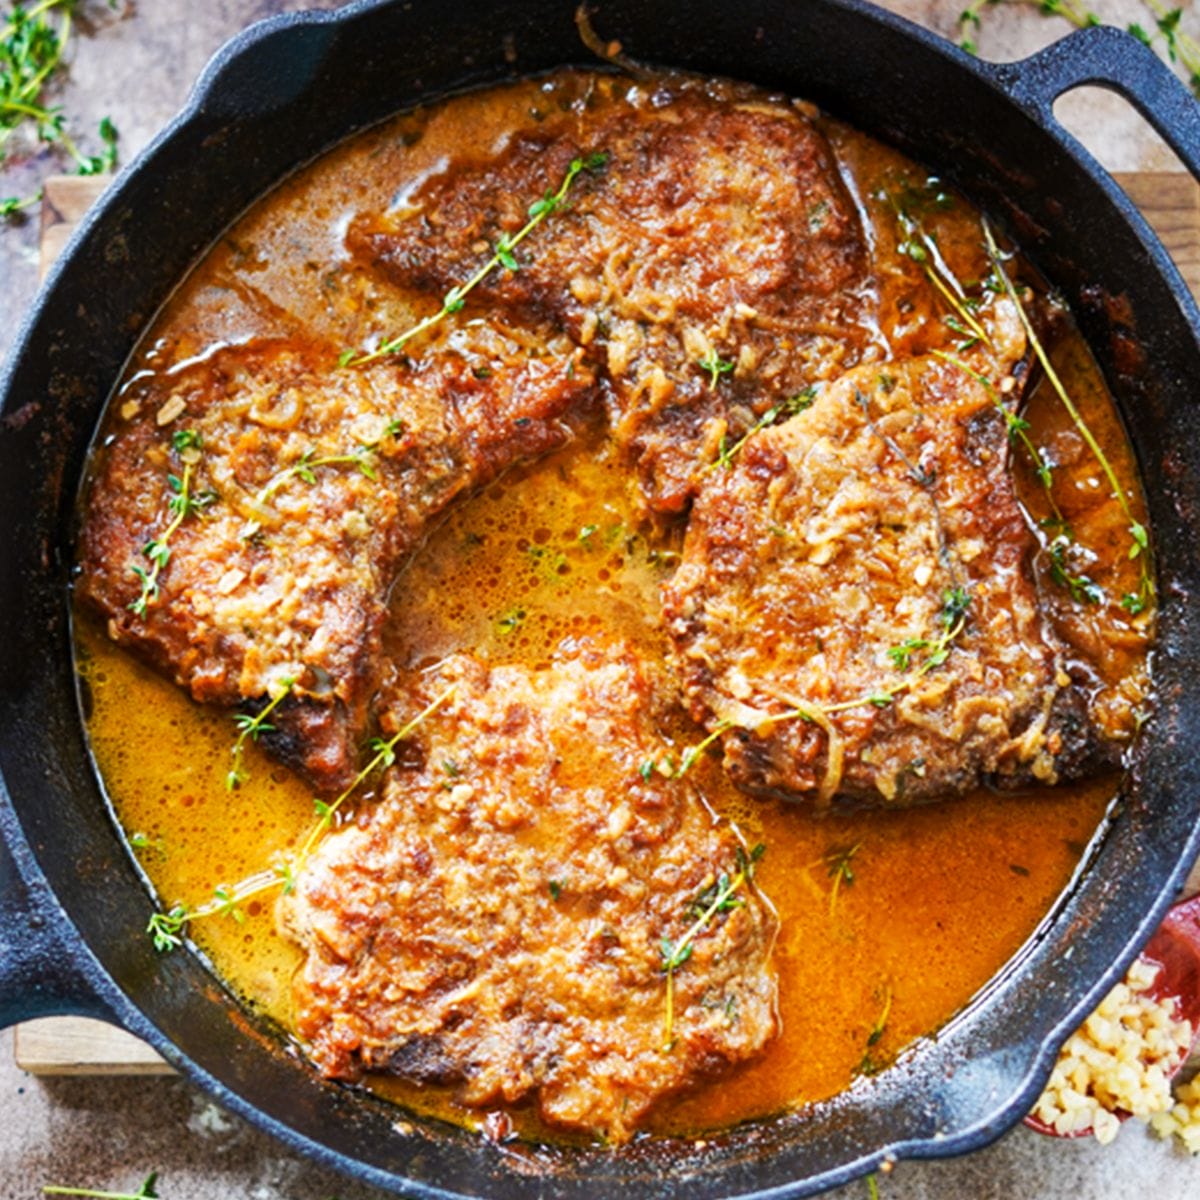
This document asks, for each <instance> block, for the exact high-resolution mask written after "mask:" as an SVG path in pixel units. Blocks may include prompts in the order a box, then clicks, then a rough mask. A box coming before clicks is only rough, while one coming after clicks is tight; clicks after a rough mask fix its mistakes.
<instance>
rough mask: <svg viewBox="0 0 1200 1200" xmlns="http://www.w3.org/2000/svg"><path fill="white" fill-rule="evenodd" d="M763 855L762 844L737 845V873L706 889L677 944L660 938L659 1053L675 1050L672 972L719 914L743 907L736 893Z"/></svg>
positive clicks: (749, 877)
mask: <svg viewBox="0 0 1200 1200" xmlns="http://www.w3.org/2000/svg"><path fill="white" fill-rule="evenodd" d="M765 852H766V846H764V845H763V844H762V843H761V842H759V844H758V845H757V846H755V847H754V849H753V850H751V851H750V852H749V853H747V852H746V851H745V850H743V849H742V848H741V847H740V846H739V847H738V849H737V871H736V873H735V874H733V875H729V874H728V873H725V872H722V873H721V874H720V875H718V876H717V879H716V881H715V882H714V883H713V884H711V885H710V886H709V887H707V888H705V889H704V891H703V892H701V893H700V895H699V896H697V897H696V899H695V900H693V901H692V904H691V906H690V908H691V910H692V912H693V913H694V914H696V919H695V921H693V922H692V924H691V925H690V926H689V927H688V929H687V931H686V932H685V933H684V935H683V936H682V937H681V938H679V939H678V940H677V941H672V940H671V939H670V938H663V940H662V945H661V947H660V952H661V954H662V971H663V974H664V975H665V976H666V977H667V996H666V1009H665V1015H664V1017H663V1044H662V1051H663V1053H664V1054H669V1053H670V1052H671V1051H672V1050H673V1049H674V1048H675V973H676V972H677V971H678V970H679V969H680V968H681V967H682V966H683V965H684V964H685V963H686V962H687V961H688V959H690V958H691V957H692V951H693V950H694V949H695V944H696V939H697V938H698V937H699V936H700V935H701V934H702V933H704V932H705V930H707V929H708V927H709V926H710V925H711V924H712V923H713V921H714V920H715V919H716V917H717V915H718V914H719V913H725V912H731V911H732V910H733V909H735V908H741V907H743V905H745V903H746V902H745V900H744V899H742V897H740V896H739V895H738V892H739V891H740V890H741V889H742V888H743V887H744V886H746V885H747V884H748V883H749V882H750V881H751V880H752V879H753V878H754V868H755V867H756V866H757V864H758V862H759V860H760V859H761V858H762V856H763V854H764V853H765Z"/></svg>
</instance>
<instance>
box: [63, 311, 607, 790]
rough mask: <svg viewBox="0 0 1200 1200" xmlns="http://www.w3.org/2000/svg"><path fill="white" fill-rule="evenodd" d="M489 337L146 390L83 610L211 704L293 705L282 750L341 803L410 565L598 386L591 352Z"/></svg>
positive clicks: (247, 369)
mask: <svg viewBox="0 0 1200 1200" xmlns="http://www.w3.org/2000/svg"><path fill="white" fill-rule="evenodd" d="M476 340H477V341H478V342H480V343H481V344H479V345H477V347H476V350H475V352H472V353H468V352H465V351H462V350H461V346H460V350H459V352H455V353H442V354H438V355H436V356H432V355H431V356H430V360H429V361H428V362H427V363H426V364H425V365H423V366H422V365H417V366H415V367H407V366H402V365H401V364H399V363H381V364H375V365H374V366H372V367H371V368H369V369H368V368H361V369H349V370H338V369H337V368H336V366H335V365H334V364H333V362H332V358H333V357H334V356H333V355H331V354H330V353H329V352H328V351H327V350H326V351H325V352H324V353H321V352H320V351H319V350H318V349H314V348H312V347H309V346H305V345H301V344H295V343H289V342H272V343H268V344H266V345H255V346H251V347H248V348H241V349H236V350H226V351H223V352H221V353H219V354H217V355H214V356H212V357H211V358H208V359H207V360H206V361H204V362H202V363H200V364H197V365H194V366H192V367H190V368H187V369H185V370H184V371H182V372H180V373H178V374H175V375H171V374H167V375H160V376H157V377H154V378H152V379H149V380H145V381H142V382H141V383H139V384H137V385H136V386H135V387H133V388H132V389H130V390H129V391H127V392H126V394H125V396H124V400H123V403H122V405H121V408H120V416H121V418H122V420H121V425H120V427H119V429H118V432H117V435H116V437H115V439H114V440H113V441H112V444H111V445H110V446H109V447H108V448H107V450H105V451H104V452H103V453H102V457H101V459H100V462H99V465H98V469H97V472H96V474H95V476H94V479H93V482H92V485H91V490H90V496H89V500H88V506H87V518H86V521H85V524H84V528H83V533H82V546H81V558H80V561H81V573H80V577H79V581H78V591H79V594H80V596H81V597H82V598H83V599H84V600H85V601H86V602H87V603H88V604H90V605H91V606H92V607H94V608H95V609H97V610H98V611H99V612H100V613H101V614H103V615H104V616H105V617H106V618H107V620H108V630H109V633H110V635H111V636H112V637H113V638H114V639H116V640H117V641H118V642H121V643H122V644H124V645H127V646H129V647H131V648H132V649H133V650H135V651H137V652H138V653H139V654H140V655H141V656H142V657H143V658H145V659H147V660H148V661H149V662H151V663H152V664H153V665H154V666H156V667H157V668H158V669H159V670H161V671H162V672H163V673H164V674H167V675H168V676H170V677H171V678H173V679H174V680H175V681H176V682H177V683H179V684H181V685H182V686H184V687H186V688H188V690H189V691H190V692H191V694H192V696H193V697H194V698H195V699H197V700H199V701H204V702H208V703H215V704H222V705H230V706H233V705H239V704H242V705H245V706H246V707H247V709H248V710H249V711H261V710H262V708H263V707H264V706H265V705H267V704H268V703H269V702H270V701H271V699H273V698H274V697H277V696H279V695H280V694H281V693H283V692H284V691H286V692H287V696H286V699H284V700H283V701H282V702H281V703H280V704H279V705H278V707H277V708H275V709H274V710H273V711H272V713H271V716H270V720H269V722H268V724H269V725H270V726H272V727H273V728H271V729H269V730H267V731H265V733H264V737H263V741H264V742H265V743H266V744H267V746H268V748H269V749H271V750H272V751H273V752H274V753H276V755H277V756H278V757H280V758H281V759H283V760H284V761H285V762H287V763H289V764H290V765H292V766H295V767H297V768H299V769H300V770H302V771H303V772H304V773H305V774H306V776H307V777H308V778H309V780H310V781H311V782H312V783H313V785H314V786H316V787H317V788H318V789H319V790H321V791H324V792H329V791H336V790H339V789H341V788H343V787H345V786H346V785H347V784H348V783H349V782H350V780H351V779H352V778H353V776H354V773H355V771H356V769H357V760H358V743H359V741H360V740H361V736H362V733H363V730H364V727H365V724H366V719H367V708H368V704H369V701H370V699H371V696H372V694H373V692H374V689H375V686H376V681H377V677H378V673H379V660H380V630H381V627H382V624H383V620H384V617H385V614H386V599H387V594H388V589H389V588H390V586H391V583H392V580H393V578H394V576H395V574H396V571H397V569H398V567H399V565H400V564H401V563H402V561H403V559H404V557H405V556H406V555H407V554H408V553H409V552H410V551H411V550H412V549H413V548H414V547H415V546H416V545H418V544H419V542H420V540H421V539H422V537H423V536H424V534H425V532H426V531H427V529H428V527H429V523H430V521H431V520H432V519H433V518H435V517H436V516H437V515H438V514H439V513H441V512H442V511H443V510H444V509H445V508H446V506H447V505H448V504H450V503H451V502H452V501H453V500H454V499H455V498H456V497H458V496H462V495H463V494H464V493H467V492H469V491H471V490H472V489H474V488H476V487H479V486H480V485H482V484H484V483H486V482H487V481H488V480H489V479H491V478H493V477H494V476H495V475H497V474H498V473H499V472H500V471H502V470H503V469H504V468H505V467H507V466H509V465H511V464H512V463H514V462H516V461H518V460H520V459H523V458H529V457H532V456H535V455H539V454H541V453H543V452H545V451H547V450H550V449H552V448H554V447H556V446H559V445H561V444H562V443H563V442H564V441H565V439H566V438H567V437H568V436H569V432H570V427H569V425H568V424H567V423H566V421H565V416H566V414H568V412H570V411H572V410H574V409H577V408H578V407H579V406H580V405H581V404H582V403H583V402H585V401H586V398H587V396H588V394H589V392H590V390H591V388H592V381H591V378H590V376H589V375H588V373H587V371H586V370H585V369H584V368H582V367H579V369H576V364H575V362H574V358H572V357H566V358H559V357H554V356H549V357H544V358H536V359H535V358H530V357H528V356H527V355H526V354H525V353H524V352H523V350H522V352H521V353H519V354H516V353H514V354H511V355H509V356H507V358H506V357H505V356H503V355H501V354H499V353H498V352H497V351H498V347H497V345H495V344H493V343H498V342H500V341H502V339H501V338H500V335H491V334H485V333H477V334H476ZM485 351H490V352H487V353H485ZM481 363H486V364H487V366H486V369H484V368H483V367H482V366H481V365H480V364H481ZM185 483H186V488H185ZM181 507H182V508H183V509H185V510H186V511H185V512H184V513H183V516H182V518H181V519H179V520H178V521H177V522H176V521H175V517H176V516H177V515H178V512H179V510H180V508H181ZM173 523H174V528H172V524H173ZM160 547H161V548H165V555H163V549H160ZM156 555H163V560H162V562H161V563H157V564H156V562H155V556H156ZM287 681H291V683H290V684H288V682H287Z"/></svg>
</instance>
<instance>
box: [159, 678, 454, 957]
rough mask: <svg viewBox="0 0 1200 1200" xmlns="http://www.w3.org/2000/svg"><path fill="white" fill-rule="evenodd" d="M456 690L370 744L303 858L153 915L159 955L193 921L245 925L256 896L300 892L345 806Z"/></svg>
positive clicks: (321, 809) (326, 809) (322, 816)
mask: <svg viewBox="0 0 1200 1200" xmlns="http://www.w3.org/2000/svg"><path fill="white" fill-rule="evenodd" d="M457 686H458V685H457V684H451V685H450V686H449V687H448V688H447V689H446V690H445V691H444V692H442V693H441V694H440V695H439V696H437V697H436V699H434V700H432V701H431V702H430V703H429V704H427V705H426V706H425V707H424V708H423V709H422V710H421V711H420V712H419V713H417V715H416V716H415V717H413V719H412V720H411V721H409V722H408V723H407V724H406V725H404V726H402V727H401V728H400V729H399V730H398V731H397V732H396V733H395V734H393V735H392V736H391V737H390V738H386V739H385V738H374V739H372V741H371V742H370V743H369V749H371V750H372V751H374V754H373V755H372V757H371V758H370V760H369V761H368V762H367V764H366V766H364V767H363V769H362V770H361V771H359V773H358V774H357V775H356V776H355V777H354V780H353V782H352V783H351V784H350V786H349V787H347V788H346V789H345V791H343V792H342V793H341V794H340V795H339V796H338V797H337V799H336V800H334V801H332V802H331V803H326V802H325V801H324V800H314V801H313V805H314V808H315V809H316V813H317V822H316V824H315V825H314V826H313V828H312V829H311V830H310V831H309V834H308V837H307V838H305V840H304V843H303V845H301V847H300V851H299V853H298V854H297V855H296V856H295V858H293V859H292V860H291V861H289V862H286V863H284V864H282V865H281V866H277V867H273V868H269V869H267V870H264V871H258V872H256V873H255V874H254V875H250V876H248V877H247V878H245V879H243V880H241V881H240V882H239V883H236V884H234V885H233V886H232V887H225V886H223V885H222V886H221V887H217V888H215V889H214V890H213V895H212V899H210V900H208V901H206V902H205V903H203V904H200V905H197V906H196V907H195V908H188V907H187V906H186V905H183V904H176V905H175V906H174V907H173V908H171V909H170V910H169V911H168V912H165V913H164V912H157V913H154V914H153V915H152V916H151V917H150V920H149V922H148V923H147V925H146V932H147V933H148V934H149V935H150V937H151V939H152V940H153V942H154V948H155V950H157V951H158V952H159V953H160V954H165V953H168V952H169V951H171V950H174V949H175V948H176V947H177V946H179V945H181V944H182V942H183V932H184V930H185V928H186V927H187V926H188V925H189V924H191V923H192V922H193V921H199V920H203V919H204V918H206V917H232V918H233V919H234V920H236V921H239V922H240V921H243V920H245V913H244V911H243V909H242V907H241V906H242V904H244V903H245V902H246V901H247V900H250V899H252V898H253V897H255V896H260V895H262V894H263V893H265V892H270V891H274V890H275V889H276V888H281V889H282V890H283V893H284V895H287V894H288V893H289V892H291V891H292V890H293V889H294V888H295V886H296V880H297V878H298V877H299V875H300V872H301V871H302V870H303V869H304V866H305V864H306V863H307V862H308V858H309V855H311V854H312V852H313V850H314V849H315V848H316V846H317V844H318V843H319V842H320V840H321V839H322V838H323V837H324V836H325V834H326V833H327V832H328V830H329V828H330V826H331V825H332V824H333V819H334V817H335V816H336V815H337V813H338V810H339V809H340V808H341V807H342V805H343V804H344V803H345V802H346V801H347V800H348V799H349V798H350V797H351V796H352V795H353V794H354V793H355V792H356V791H357V790H358V789H359V787H360V786H361V785H362V784H363V783H364V781H365V780H366V779H368V778H369V777H370V776H371V775H372V774H373V773H374V772H375V771H377V770H379V769H380V768H386V767H390V766H391V765H392V764H393V763H394V762H395V761H396V746H397V745H398V744H399V743H400V742H402V741H403V740H404V739H405V738H407V737H408V736H410V735H411V734H412V732H413V731H414V730H415V729H416V728H417V727H418V726H419V725H421V724H422V723H423V722H424V721H426V720H427V719H428V718H429V717H431V716H432V715H433V714H434V713H435V712H437V710H438V709H439V708H441V707H442V706H443V705H444V704H445V703H446V702H447V701H448V700H449V699H450V697H451V696H453V695H454V692H455V690H456V688H457ZM284 694H286V693H284Z"/></svg>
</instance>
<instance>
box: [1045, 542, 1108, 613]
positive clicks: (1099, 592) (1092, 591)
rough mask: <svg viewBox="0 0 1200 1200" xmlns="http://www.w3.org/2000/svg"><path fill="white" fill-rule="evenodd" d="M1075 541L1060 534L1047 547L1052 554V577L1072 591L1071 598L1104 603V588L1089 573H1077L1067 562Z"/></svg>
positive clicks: (1085, 601) (1050, 554) (1081, 601)
mask: <svg viewBox="0 0 1200 1200" xmlns="http://www.w3.org/2000/svg"><path fill="white" fill-rule="evenodd" d="M1073 545H1074V543H1073V542H1072V541H1071V539H1070V538H1069V537H1067V536H1066V535H1065V534H1059V535H1058V537H1056V538H1055V539H1054V540H1053V541H1052V542H1051V543H1050V545H1049V546H1047V547H1046V552H1047V553H1048V554H1049V556H1050V578H1051V579H1053V580H1054V582H1055V583H1057V584H1058V585H1059V587H1065V588H1066V589H1067V591H1069V592H1070V593H1071V598H1072V599H1073V600H1075V601H1076V602H1077V603H1079V604H1102V603H1103V602H1104V590H1103V589H1102V588H1101V587H1100V586H1099V584H1097V583H1096V582H1095V580H1093V579H1091V578H1089V577H1088V576H1087V575H1082V574H1076V573H1073V572H1072V571H1071V568H1070V564H1069V563H1068V562H1067V554H1068V553H1069V552H1070V550H1071V547H1072V546H1073Z"/></svg>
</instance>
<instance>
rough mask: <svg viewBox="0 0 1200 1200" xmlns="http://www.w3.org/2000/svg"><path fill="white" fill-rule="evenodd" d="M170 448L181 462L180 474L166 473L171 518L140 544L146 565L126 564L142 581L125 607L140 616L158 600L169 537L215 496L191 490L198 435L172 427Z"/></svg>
mask: <svg viewBox="0 0 1200 1200" xmlns="http://www.w3.org/2000/svg"><path fill="white" fill-rule="evenodd" d="M171 449H172V451H173V453H174V454H175V455H176V456H177V457H178V458H179V460H180V462H181V463H182V464H183V472H182V474H180V475H176V474H174V473H173V472H168V474H167V511H168V512H169V513H170V514H171V521H170V523H169V524H168V525H167V527H166V529H164V530H163V531H162V533H160V534H159V535H158V537H154V538H151V539H150V540H149V541H148V542H147V543H146V544H145V545H144V546H143V547H142V554H143V556H144V557H145V558H146V560H147V561H148V562H149V564H150V565H149V566H143V565H142V564H141V563H133V564H132V565H131V566H130V568H129V570H130V572H131V573H132V574H134V575H135V576H137V578H138V579H139V580H141V584H142V591H141V595H139V596H138V598H137V599H136V600H134V601H132V602H131V603H130V604H129V611H130V612H132V613H133V614H134V616H137V617H141V618H143V619H144V618H145V616H146V610H147V609H148V608H149V606H150V605H151V604H154V603H156V602H157V600H158V595H159V584H158V577H159V574H160V573H161V571H162V569H163V568H164V567H165V566H166V565H167V563H168V562H170V561H171V547H170V544H169V543H170V541H171V538H172V537H174V536H175V532H176V530H178V528H179V527H180V525H182V524H183V522H184V521H185V520H186V519H187V518H188V517H189V516H191V515H192V514H193V513H197V512H199V511H200V510H201V509H204V508H207V507H208V505H210V504H211V503H212V502H213V501H214V500H215V499H216V495H215V493H213V492H199V493H196V492H193V490H192V471H193V469H194V468H195V466H196V465H197V464H198V463H199V462H200V456H201V450H202V444H201V441H200V435H199V434H198V433H196V432H195V431H194V430H191V429H179V430H176V432H175V433H174V434H173V435H172V438H171Z"/></svg>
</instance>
